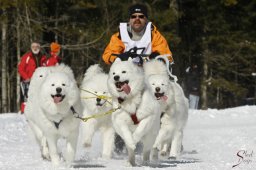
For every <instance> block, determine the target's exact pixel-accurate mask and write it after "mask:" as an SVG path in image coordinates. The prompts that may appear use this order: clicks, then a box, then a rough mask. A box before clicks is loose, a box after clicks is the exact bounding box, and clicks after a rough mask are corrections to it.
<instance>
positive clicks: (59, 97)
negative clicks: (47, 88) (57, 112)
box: [51, 94, 65, 103]
mask: <svg viewBox="0 0 256 170" xmlns="http://www.w3.org/2000/svg"><path fill="white" fill-rule="evenodd" d="M51 96H52V98H53V101H54V103H60V102H62V101H63V99H64V98H65V95H62V94H55V95H51Z"/></svg>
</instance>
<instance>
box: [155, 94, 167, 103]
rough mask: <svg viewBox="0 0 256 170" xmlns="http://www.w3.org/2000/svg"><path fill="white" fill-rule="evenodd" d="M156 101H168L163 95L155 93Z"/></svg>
mask: <svg viewBox="0 0 256 170" xmlns="http://www.w3.org/2000/svg"><path fill="white" fill-rule="evenodd" d="M155 96H156V99H157V100H164V101H166V100H167V99H168V97H167V96H166V95H164V93H155Z"/></svg>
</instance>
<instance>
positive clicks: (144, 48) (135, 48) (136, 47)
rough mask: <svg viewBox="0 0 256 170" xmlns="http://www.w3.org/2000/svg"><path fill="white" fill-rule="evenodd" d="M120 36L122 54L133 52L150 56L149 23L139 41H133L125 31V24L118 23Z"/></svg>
mask: <svg viewBox="0 0 256 170" xmlns="http://www.w3.org/2000/svg"><path fill="white" fill-rule="evenodd" d="M119 28H120V35H121V40H122V42H123V43H124V46H125V50H124V52H127V51H129V52H133V53H137V54H151V53H152V43H151V22H149V23H148V24H147V26H146V30H145V33H144V35H143V36H142V38H141V39H140V40H139V41H133V40H132V39H131V38H130V36H129V34H128V31H127V23H120V26H119Z"/></svg>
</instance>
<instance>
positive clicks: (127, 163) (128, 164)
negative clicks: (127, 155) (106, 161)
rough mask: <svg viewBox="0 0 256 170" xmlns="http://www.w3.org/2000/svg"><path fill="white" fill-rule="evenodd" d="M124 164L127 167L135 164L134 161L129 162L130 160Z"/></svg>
mask: <svg viewBox="0 0 256 170" xmlns="http://www.w3.org/2000/svg"><path fill="white" fill-rule="evenodd" d="M125 165H126V166H127V167H133V166H136V164H135V162H130V161H127V162H126V164H125Z"/></svg>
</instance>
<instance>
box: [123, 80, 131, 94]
mask: <svg viewBox="0 0 256 170" xmlns="http://www.w3.org/2000/svg"><path fill="white" fill-rule="evenodd" d="M121 90H123V91H124V92H125V93H126V94H129V93H130V92H131V88H130V86H129V85H128V84H126V83H125V84H124V85H123V86H122V87H121Z"/></svg>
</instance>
